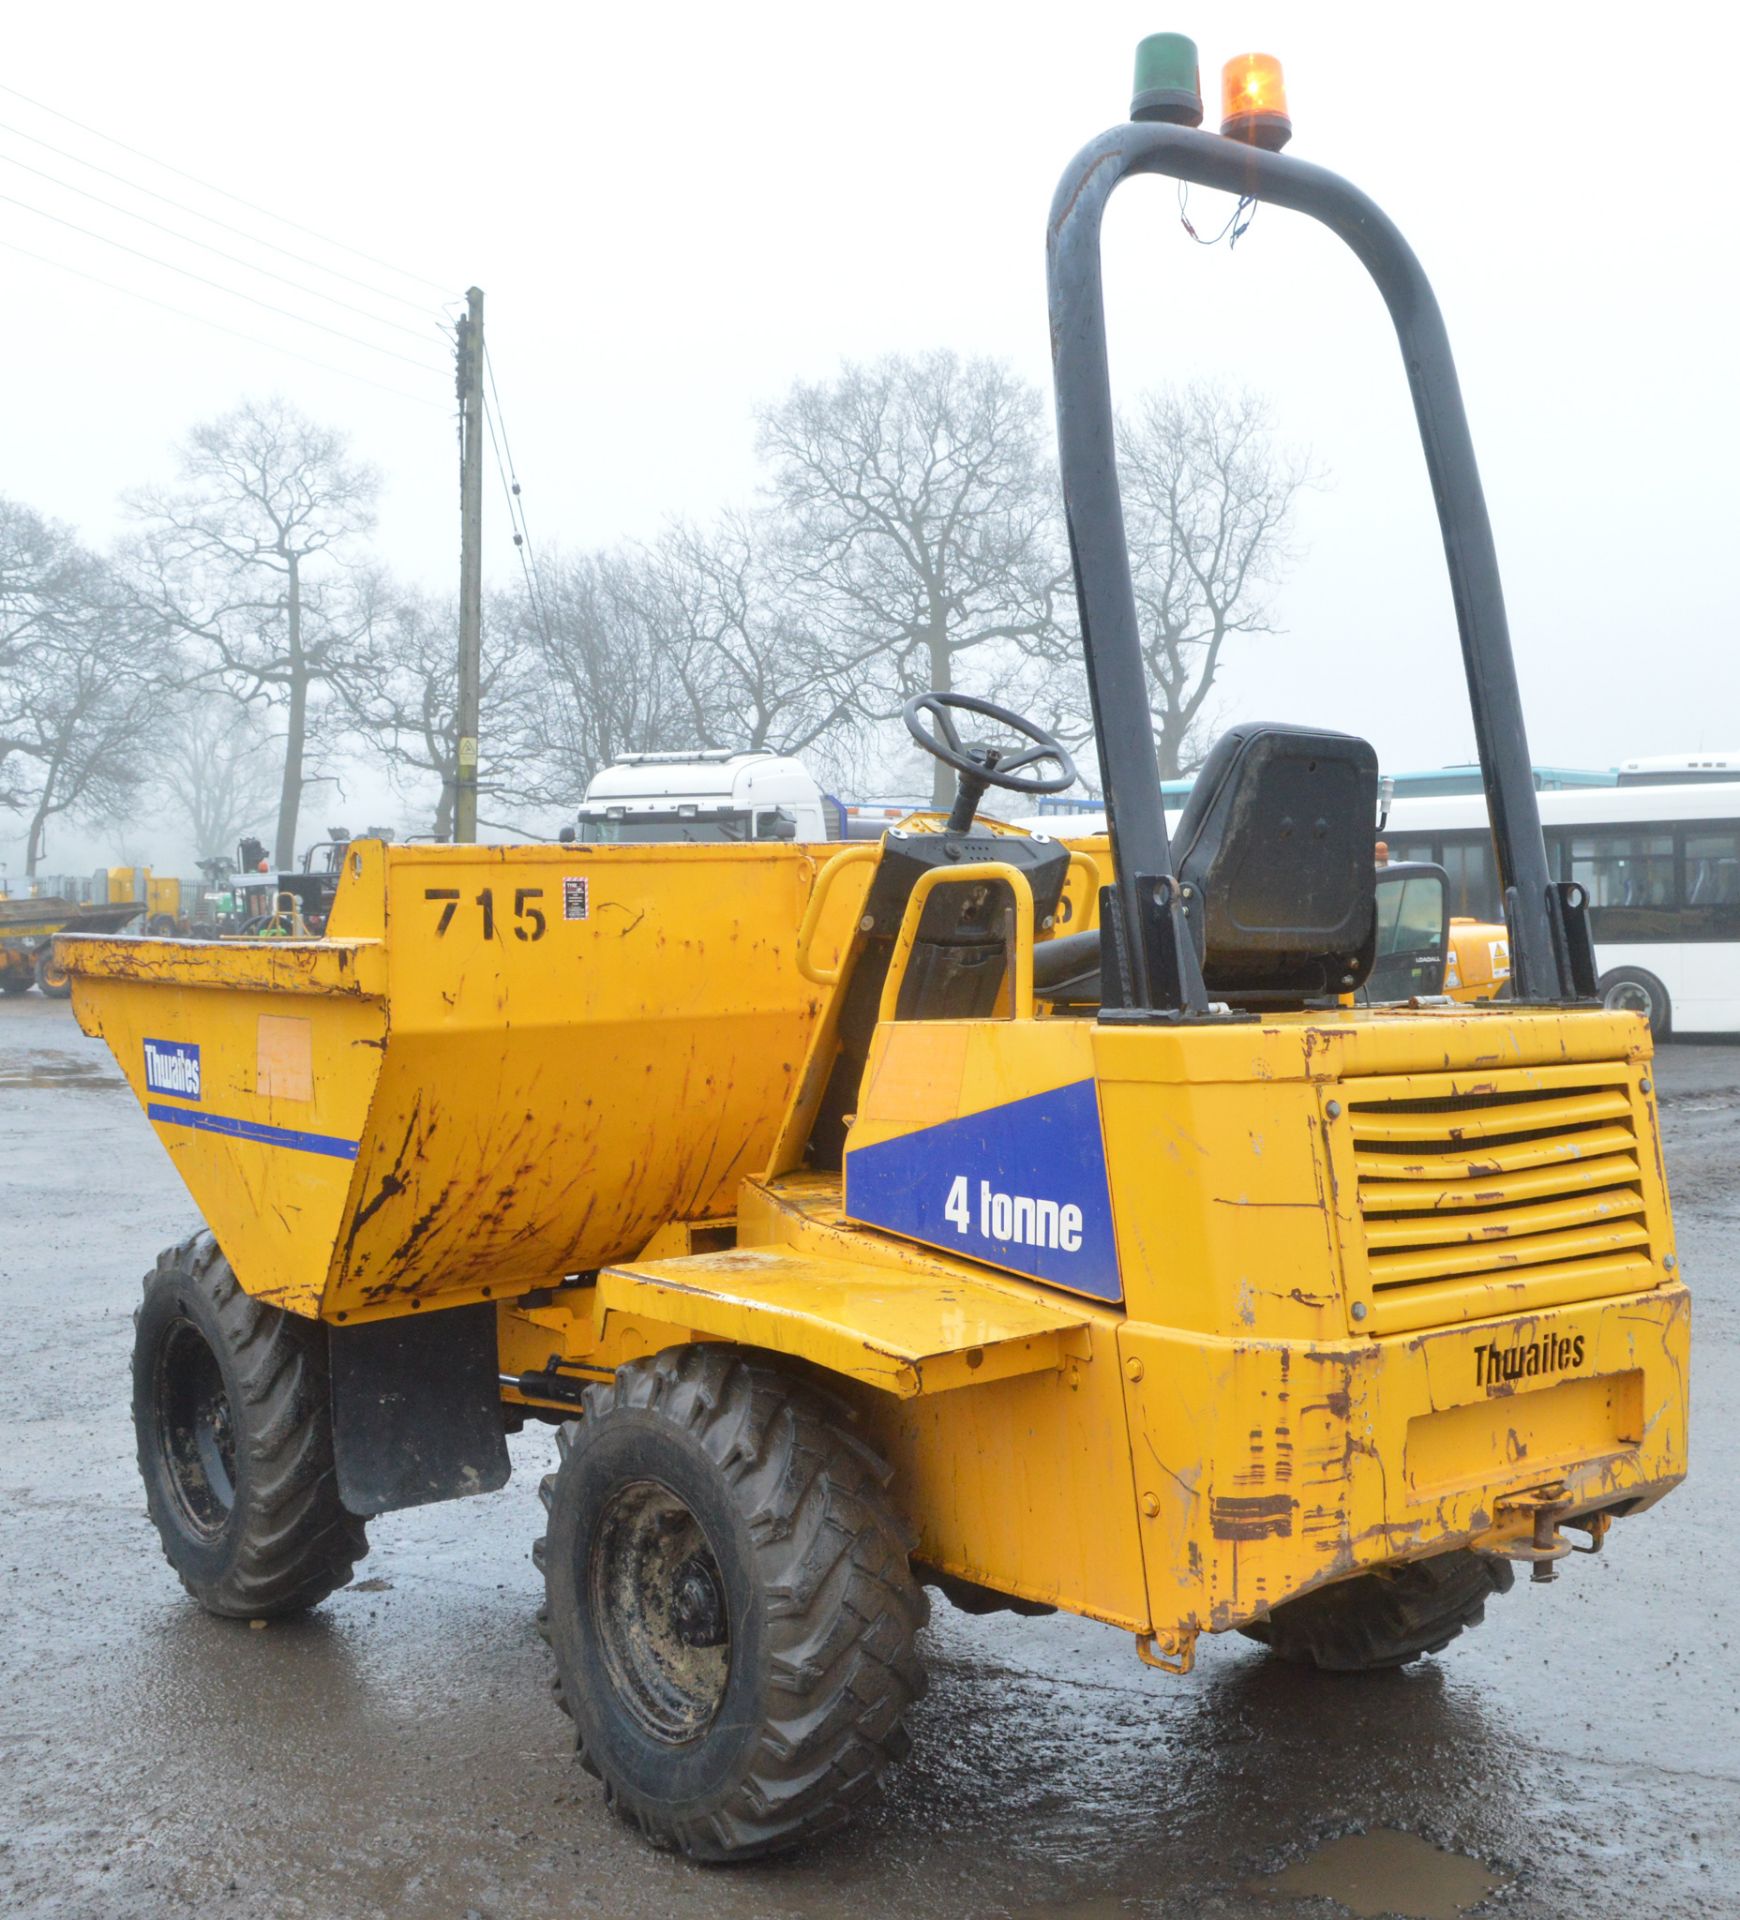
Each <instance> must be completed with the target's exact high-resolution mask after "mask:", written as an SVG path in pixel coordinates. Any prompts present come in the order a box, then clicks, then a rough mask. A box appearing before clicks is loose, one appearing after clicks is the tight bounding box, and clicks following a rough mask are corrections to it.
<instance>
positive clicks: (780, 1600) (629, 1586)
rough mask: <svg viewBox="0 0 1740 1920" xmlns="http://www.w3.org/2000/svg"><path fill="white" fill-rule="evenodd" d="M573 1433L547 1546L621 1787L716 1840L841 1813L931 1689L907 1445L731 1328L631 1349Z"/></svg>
mask: <svg viewBox="0 0 1740 1920" xmlns="http://www.w3.org/2000/svg"><path fill="white" fill-rule="evenodd" d="M562 1441H563V1447H564V1455H565V1457H564V1459H563V1461H562V1464H561V1466H560V1467H559V1469H558V1470H557V1471H556V1472H555V1473H554V1474H552V1475H550V1476H549V1478H548V1479H547V1480H546V1481H545V1482H544V1488H543V1497H544V1500H545V1504H546V1505H547V1506H548V1508H549V1516H550V1517H549V1532H548V1534H547V1535H546V1537H545V1538H544V1539H543V1540H540V1541H539V1542H538V1545H537V1548H536V1549H535V1551H534V1556H533V1557H534V1558H535V1559H536V1560H537V1562H538V1564H539V1565H540V1566H541V1567H542V1568H543V1570H544V1580H545V1592H546V1608H545V1614H544V1625H545V1630H546V1633H547V1636H548V1638H549V1641H550V1645H551V1648H552V1650H553V1651H554V1653H555V1656H556V1672H557V1693H558V1699H559V1700H560V1702H561V1704H562V1707H563V1709H564V1711H566V1712H567V1713H569V1714H570V1715H571V1716H572V1717H573V1720H574V1726H575V1733H576V1740H577V1745H578V1747H579V1751H580V1756H581V1758H582V1760H583V1761H584V1762H585V1764H586V1766H587V1767H588V1769H589V1770H590V1771H592V1772H594V1773H596V1774H598V1775H600V1776H601V1778H602V1779H603V1781H604V1790H605V1795H606V1798H607V1800H608V1801H609V1803H610V1804H611V1805H612V1806H613V1807H614V1808H615V1809H616V1811H617V1812H618V1813H620V1814H621V1815H622V1816H623V1817H624V1818H626V1819H627V1820H628V1821H630V1822H631V1823H632V1824H633V1825H635V1826H637V1827H638V1828H639V1829H640V1831H641V1832H642V1833H643V1834H644V1835H645V1836H646V1838H647V1839H649V1840H650V1841H652V1842H653V1844H654V1845H655V1846H660V1847H669V1848H674V1849H677V1850H679V1851H681V1852H684V1853H687V1854H690V1855H693V1856H694V1857H695V1858H697V1859H701V1860H736V1859H747V1858H751V1857H753V1856H755V1855H758V1854H767V1853H774V1852H777V1851H779V1850H780V1849H782V1848H785V1847H790V1846H793V1845H795V1844H797V1843H798V1842H799V1841H801V1840H805V1839H808V1838H811V1837H812V1836H814V1835H817V1834H821V1833H825V1832H827V1831H828V1830H829V1829H831V1828H833V1827H836V1826H838V1825H839V1824H840V1823H841V1822H842V1821H844V1820H845V1819H846V1818H847V1817H848V1816H849V1815H850V1814H851V1813H852V1812H853V1810H854V1809H855V1808H857V1807H858V1806H859V1805H861V1804H862V1803H863V1802H864V1801H865V1800H866V1799H867V1798H868V1797H869V1796H870V1794H871V1793H872V1792H873V1790H874V1788H875V1785H876V1781H877V1778H878V1776H879V1775H880V1774H881V1772H882V1770H883V1768H884V1767H885V1766H887V1764H888V1763H889V1762H890V1761H892V1760H898V1759H901V1758H902V1757H904V1755H905V1753H906V1750H907V1745H908V1741H907V1735H906V1729H905V1725H904V1721H905V1715H906V1711H907V1709H908V1708H909V1707H910V1706H911V1705H912V1703H913V1702H914V1701H915V1700H916V1699H918V1697H919V1696H920V1694H922V1693H923V1691H924V1671H923V1668H922V1666H921V1665H920V1663H919V1658H918V1655H917V1652H916V1651H915V1648H914V1644H913V1643H914V1639H915V1637H916V1635H917V1633H918V1630H919V1628H920V1627H921V1626H923V1624H924V1622H925V1620H926V1618H927V1608H926V1604H925V1599H924V1595H923V1594H922V1592H921V1591H920V1589H919V1587H918V1584H917V1582H916V1581H915V1580H914V1578H913V1575H912V1570H911V1567H910V1565H909V1562H908V1558H907V1555H908V1548H909V1542H908V1540H907V1538H906V1535H905V1533H904V1530H903V1529H902V1527H901V1525H900V1523H899V1522H898V1520H897V1519H896V1518H895V1516H894V1514H893V1512H892V1510H891V1509H890V1507H889V1505H888V1502H887V1500H886V1498H885V1496H884V1493H883V1486H884V1483H885V1482H886V1480H887V1477H888V1470H887V1468H886V1467H885V1466H884V1465H883V1463H882V1462H881V1461H880V1460H879V1459H878V1458H877V1456H876V1455H875V1454H874V1453H872V1452H871V1450H870V1449H869V1448H868V1447H867V1446H865V1445H864V1443H863V1442H862V1441H861V1440H859V1439H858V1438H857V1437H856V1436H855V1435H853V1434H852V1433H850V1432H849V1431H848V1430H847V1427H846V1424H845V1422H844V1420H843V1419H842V1417H841V1414H840V1412H839V1410H838V1409H836V1408H834V1407H832V1406H831V1405H830V1404H829V1403H828V1402H827V1401H825V1400H824V1399H823V1398H822V1397H821V1396H820V1395H818V1394H815V1393H812V1392H810V1391H809V1390H808V1389H806V1388H804V1387H802V1386H800V1385H797V1384H795V1383H794V1382H792V1381H790V1380H788V1379H785V1378H784V1377H782V1376H781V1375H780V1374H778V1373H776V1372H774V1371H773V1370H772V1369H771V1368H767V1367H762V1366H758V1365H751V1364H749V1363H748V1362H746V1361H744V1360H742V1359H739V1358H737V1357H736V1356H735V1355H733V1354H732V1353H731V1352H730V1351H729V1350H728V1349H725V1348H722V1347H717V1346H693V1347H683V1348H677V1349H675V1350H674V1351H672V1352H669V1353H664V1354H660V1355H659V1356H658V1357H657V1358H656V1359H653V1360H648V1361H643V1362H641V1363H639V1364H637V1365H635V1366H630V1367H624V1368H623V1369H622V1370H621V1371H620V1372H619V1373H618V1374H617V1376H616V1378H615V1380H614V1381H613V1382H611V1383H610V1384H608V1385H602V1386H595V1387H592V1388H590V1389H589V1390H588V1392H587V1396H586V1417H585V1418H584V1419H583V1420H581V1421H579V1422H577V1423H575V1424H573V1425H570V1426H569V1427H567V1428H565V1429H564V1431H563V1435H562Z"/></svg>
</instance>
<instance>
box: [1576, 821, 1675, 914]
mask: <svg viewBox="0 0 1740 1920" xmlns="http://www.w3.org/2000/svg"><path fill="white" fill-rule="evenodd" d="M1570 856H1571V862H1570V864H1571V878H1572V880H1573V881H1575V882H1576V883H1577V884H1578V885H1579V886H1581V887H1583V888H1584V889H1585V890H1586V891H1587V893H1588V895H1589V926H1590V930H1591V932H1592V933H1593V934H1594V936H1595V938H1596V939H1597V940H1671V939H1673V937H1674V935H1675V932H1676V930H1677V922H1678V919H1679V915H1678V914H1677V912H1676V911H1675V893H1676V888H1675V885H1674V840H1673V835H1672V834H1671V833H1577V834H1573V835H1571V837H1570Z"/></svg>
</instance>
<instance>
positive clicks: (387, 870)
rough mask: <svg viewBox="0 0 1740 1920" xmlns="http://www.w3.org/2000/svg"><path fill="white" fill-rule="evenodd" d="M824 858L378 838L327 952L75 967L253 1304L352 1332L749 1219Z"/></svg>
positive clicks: (140, 955)
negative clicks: (747, 1195) (689, 1229)
mask: <svg viewBox="0 0 1740 1920" xmlns="http://www.w3.org/2000/svg"><path fill="white" fill-rule="evenodd" d="M816 865H817V862H816V860H815V858H813V857H812V856H811V854H810V853H809V852H808V851H807V850H806V849H805V848H803V847H800V846H793V845H790V844H785V845H779V844H770V845H752V846H743V847H737V846H706V847H701V846H682V845H676V846H625V847H610V846H605V847H586V848H584V849H575V848H572V847H566V846H553V847H391V848H388V847H384V846H382V845H380V844H378V843H376V842H372V841H371V842H359V843H357V844H356V845H355V846H354V847H353V848H352V849H351V851H350V852H349V853H348V854H347V856H346V862H345V872H344V876H343V879H342V881H341V882H340V887H339V893H338V897H337V900H336V902H335V904H334V907H333V911H332V915H331V919H330V922H329V925H328V931H327V936H326V937H325V938H323V939H320V940H303V941H288V940H286V941H278V940H248V941H221V940H216V941H173V940H132V939H118V938H113V939H94V938H93V939H82V938H81V939H68V940H65V941H64V942H63V943H62V944H61V947H60V952H61V954H62V956H63V958H64V960H65V963H66V965H67V967H68V969H69V971H70V972H71V973H72V975H73V981H74V987H73V1005H74V1010H75V1012H76V1013H77V1015H78V1018H79V1021H80V1024H81V1025H82V1026H83V1027H84V1029H85V1031H86V1032H87V1033H92V1034H100V1035H101V1036H102V1037H103V1039H105V1040H106V1041H107V1042H108V1044H109V1046H110V1047H111V1049H112V1050H113V1052H114V1054H115V1058H116V1059H117V1061H119V1063H120V1065H121V1067H122V1070H123V1071H124V1072H125V1073H126V1075H127V1077H128V1079H129V1081H130V1082H131V1084H132V1086H133V1090H134V1092H135V1093H136V1094H137V1095H138V1097H139V1100H140V1102H141V1104H142V1105H143V1106H144V1108H145V1111H146V1113H147V1115H148V1117H149V1118H150V1120H151V1122H152V1124H153V1126H154V1127H155V1128H156V1130H157V1135H158V1138H159V1139H160V1140H162V1142H163V1144H164V1146H165V1147H166V1148H167V1149H168V1151H169V1154H170V1157H171V1158H172V1159H173V1160H174V1162H175V1164H176V1167H177V1170H178V1171H179V1172H180V1174H181V1176H182V1178H183V1179H184V1180H185V1181H186V1183H187V1186H188V1189H189V1191H190V1192H191V1194H192V1195H193V1198H194V1200H195V1201H196V1202H197V1204H198V1206H199V1209H200V1211H201V1212H202V1213H203V1215H204V1216H205V1218H206V1220H207V1222H208V1223H209V1224H210V1226H211V1227H212V1229H213V1231H214V1232H215V1234H216V1235H217V1238H218V1242H219V1244H220V1245H221V1246H222V1247H223V1250H224V1252H225V1254H226V1255H227V1256H228V1257H229V1259H230V1261H231V1263H232V1264H233V1265H234V1266H235V1268H236V1271H237V1274H238V1276H239V1277H240V1279H241V1281H242V1284H243V1285H244V1286H245V1287H246V1288H247V1289H248V1291H249V1292H250V1293H253V1294H256V1295H258V1296H259V1297H261V1298H264V1299H268V1300H271V1301H274V1302H275V1303H277V1304H279V1305H281V1306H284V1307H286V1308H289V1309H290V1310H292V1311H294V1312H298V1313H304V1314H321V1315H324V1316H325V1317H327V1318H329V1319H334V1320H356V1319H359V1318H367V1317H369V1316H370V1315H371V1313H382V1312H402V1311H403V1310H404V1308H405V1305H406V1302H407V1300H408V1301H409V1302H410V1303H411V1304H412V1305H419V1306H420V1305H424V1304H428V1305H434V1304H437V1303H440V1304H444V1305H445V1304H450V1303H453V1302H456V1301H458V1300H465V1299H480V1298H502V1297H513V1296H516V1295H518V1294H520V1293H522V1292H524V1291H526V1290H528V1289H530V1288H534V1287H541V1286H548V1285H550V1284H552V1283H553V1282H554V1281H556V1280H559V1279H560V1278H561V1277H562V1276H563V1275H565V1274H570V1273H580V1272H587V1271H590V1270H591V1269H593V1268H596V1267H599V1266H602V1265H605V1264H606V1263H608V1262H610V1261H612V1260H619V1259H624V1258H627V1257H629V1256H630V1255H632V1254H634V1253H636V1252H638V1251H639V1250H640V1248H641V1247H642V1246H644V1245H645V1243H646V1241H647V1240H648V1238H649V1237H650V1235H651V1234H652V1233H653V1232H654V1230H655V1229H656V1228H658V1227H659V1226H660V1225H662V1224H663V1223H665V1222H666V1221H669V1220H702V1219H708V1218H721V1217H724V1216H727V1215H729V1214H730V1212H731V1210H732V1208H733V1207H734V1205H735V1199H736V1188H737V1183H738V1181H739V1180H740V1179H741V1178H742V1177H743V1175H745V1174H746V1173H753V1172H756V1171H759V1170H760V1168H761V1167H762V1165H763V1164H764V1163H765V1161H766V1158H767V1156H768V1154H769V1152H770V1151H771V1148H772V1145H773V1139H774V1135H775V1132H776V1130H777V1127H778V1124H779V1120H780V1117H781V1114H782V1113H783V1111H784V1109H785V1106H786V1104H787V1102H788V1100H789V1098H790V1095H791V1091H792V1088H793V1084H794V1082H795V1079H796V1076H797V1074H798V1072H799V1070H800V1067H801V1064H802V1061H803V1057H804V1049H805V1047H806V1045H807V1043H808V1040H809V1037H810V1032H811V1027H812V1024H813V1022H814V1019H815V1017H816V1013H817V1010H818V998H819V996H818V990H817V989H816V988H815V987H814V986H812V985H810V984H809V983H808V982H807V981H806V980H805V979H804V978H803V976H802V975H801V974H800V973H799V971H798V969H797V966H796V963H795V958H794V955H795V948H796V940H797V930H798V927H799V924H800V921H801V918H802V914H803V909H804V906H805V903H806V901H807V900H808V898H809V893H810V889H811V886H812V884H813V882H814V878H815V872H816ZM837 891H838V892H839V893H840V894H841V895H842V902H841V910H842V911H843V912H847V913H849V912H850V911H851V910H852V909H851V907H850V904H849V903H848V902H846V901H845V900H844V897H843V896H844V895H845V894H846V892H847V891H848V890H847V889H844V888H842V889H838V890H837Z"/></svg>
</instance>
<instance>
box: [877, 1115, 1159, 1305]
mask: <svg viewBox="0 0 1740 1920" xmlns="http://www.w3.org/2000/svg"><path fill="white" fill-rule="evenodd" d="M846 1214H847V1217H848V1218H850V1219H853V1220H860V1221H862V1222H863V1223H864V1224H865V1225H866V1226H871V1227H886V1228H888V1229H889V1230H890V1231H891V1232H893V1233H900V1234H905V1235H906V1236H907V1237H908V1238H910V1239H913V1240H922V1241H925V1242H926V1243H927V1244H928V1245H930V1246H933V1247H941V1248H943V1249H944V1250H945V1251H946V1252H949V1253H963V1254H965V1255H966V1256H967V1257H968V1258H969V1259H972V1260H984V1261H987V1262H989V1263H990V1264H991V1265H992V1266H995V1267H1002V1268H1003V1269H1004V1270H1005V1271H1006V1272H1009V1273H1019V1274H1024V1275H1026V1276H1027V1277H1029V1278H1031V1279H1034V1280H1044V1281H1048V1282H1049V1283H1050V1284H1051V1285H1052V1286H1054V1287H1066V1288H1067V1289H1068V1290H1069V1291H1070V1292H1071V1293H1085V1294H1091V1295H1092V1296H1093V1297H1094V1298H1095V1299H1097V1300H1121V1299H1122V1298H1123V1297H1124V1289H1123V1285H1122V1282H1121V1281H1120V1279H1119V1275H1118V1249H1117V1237H1116V1235H1115V1234H1114V1232H1113V1230H1112V1200H1111V1193H1110V1189H1109V1186H1108V1182H1107V1179H1106V1151H1105V1145H1104V1143H1103V1141H1102V1140H1101V1137H1100V1105H1099V1097H1098V1094H1097V1092H1096V1090H1095V1086H1094V1083H1093V1081H1092V1080H1078V1081H1076V1082H1075V1083H1074V1084H1073V1085H1070V1086H1065V1087H1053V1088H1051V1089H1049V1090H1048V1091H1047V1092H1045V1093H1036V1094H1030V1095H1029V1096H1028V1097H1027V1098H1026V1099H1023V1100H1010V1101H1006V1102H1005V1103H1004V1104H1003V1105H1002V1106H997V1107H989V1108H986V1109H985V1110H984V1111H983V1112H981V1113H969V1114H967V1115H965V1116H964V1117H962V1118H960V1119H955V1120H944V1121H943V1122H941V1124H940V1125H937V1126H930V1127H920V1128H919V1129H918V1130H917V1131H916V1132H913V1133H904V1134H899V1135H897V1136H896V1137H895V1138H894V1139H892V1140H879V1141H878V1142H877V1143H876V1144H875V1145H874V1146H865V1147H848V1149H847V1152H846Z"/></svg>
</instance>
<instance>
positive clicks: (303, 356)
mask: <svg viewBox="0 0 1740 1920" xmlns="http://www.w3.org/2000/svg"><path fill="white" fill-rule="evenodd" d="M0 247H6V248H9V249H10V250H11V251H12V252H13V253H21V254H23V256H24V257H25V259H27V260H34V261H36V262H37V263H38V265H40V266H44V267H53V268H55V269H56V271H57V272H60V273H71V274H76V275H77V276H78V277H79V279H81V280H89V281H91V282H92V283H93V285H96V286H99V287H107V288H108V289H109V290H110V292H111V293H124V294H126V295H128V296H129V298H131V299H134V300H143V301H144V302H145V303H146V305H147V306H152V307H161V308H162V309H163V311H164V312H165V313H173V314H174V315H176V316H177V318H178V319H182V320H191V321H193V322H194V323H195V324H196V325H197V326H202V327H210V328H212V330H213V331H214V332H217V333H227V334H228V335H229V336H230V337H231V339H233V340H245V341H247V342H248V343H249V345H251V346H256V347H265V348H267V349H268V350H269V351H270V352H272V353H287V354H288V355H289V356H290V358H291V359H292V360H300V361H302V362H304V363H305V364H306V365H308V366H311V367H320V368H322V369H324V371H326V372H327V373H337V374H342V375H343V376H344V378H345V379H347V380H360V381H361V382H362V383H363V385H364V386H365V387H373V388H375V389H376V390H377V391H378V392H380V393H391V394H394V395H396V396H397V397H398V398H399V399H401V400H410V401H412V402H414V403H415V404H416V405H417V406H419V407H433V408H435V409H436V411H437V412H440V413H445V412H446V411H447V409H446V407H445V405H444V404H443V403H442V402H441V401H439V400H431V399H429V398H428V396H427V395H425V394H421V393H411V392H409V391H408V390H407V389H406V388H404V387H393V386H389V385H388V384H387V383H386V382H385V381H384V380H371V379H370V378H369V376H368V375H367V374H366V373H357V372H355V371H353V369H351V368H350V367H340V366H335V365H334V364H333V362H332V361H330V360H319V359H316V358H315V356H314V355H313V354H311V353H302V352H300V351H299V350H298V349H297V348H295V347H285V346H280V345H279V344H278V342H277V341H276V340H264V339H262V338H261V337H260V336H259V335H258V334H257V333H244V332H243V331H242V329H241V328H240V327H226V326H225V325H224V323H223V322H222V321H221V320H210V319H207V317H206V316H205V315H204V314H203V313H192V312H190V311H189V310H188V309H187V308H186V307H178V306H176V305H175V304H174V303H173V302H171V301H168V300H159V299H158V298H157V297H156V295H155V294H150V293H141V292H140V291H139V290H138V288H137V287H129V286H124V285H123V284H122V283H121V282H120V281H119V280H108V279H105V278H104V277H103V275H102V274H100V273H90V272H87V271H86V270H85V268H83V267H75V266H71V265H69V264H68V263H67V262H66V261H65V260H55V259H51V258H50V256H49V255H47V254H46V253H36V252H34V251H32V249H31V248H29V247H21V246H20V245H19V244H18V242H17V241H16V240H6V239H0Z"/></svg>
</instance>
